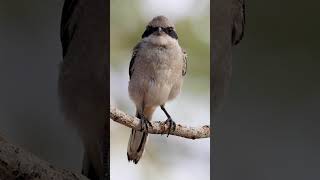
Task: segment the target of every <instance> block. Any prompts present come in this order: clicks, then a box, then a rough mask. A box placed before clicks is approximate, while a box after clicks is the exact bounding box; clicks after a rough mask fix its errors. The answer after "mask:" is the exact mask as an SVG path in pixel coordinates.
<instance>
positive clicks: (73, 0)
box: [60, 0, 79, 57]
mask: <svg viewBox="0 0 320 180" xmlns="http://www.w3.org/2000/svg"><path fill="white" fill-rule="evenodd" d="M78 3H79V0H66V1H65V2H64V5H63V9H62V16H61V25H60V39H61V43H62V53H63V57H64V56H65V55H66V53H67V51H68V47H69V45H70V42H71V40H72V37H73V34H74V32H75V30H76V28H77V23H78V21H77V20H78V19H79V17H77V16H74V15H73V14H74V12H75V11H76V8H79V7H78Z"/></svg>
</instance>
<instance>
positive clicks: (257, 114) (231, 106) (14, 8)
mask: <svg viewBox="0 0 320 180" xmlns="http://www.w3.org/2000/svg"><path fill="white" fill-rule="evenodd" d="M136 2H139V3H136ZM142 2H145V4H144V5H143V4H142ZM162 2H163V1H162ZM165 2H166V1H165ZM170 2H172V1H170ZM174 2H175V1H174ZM184 2H186V6H187V4H188V2H194V1H189V0H186V1H184ZM198 2H199V3H200V2H201V3H200V4H202V3H204V4H205V3H206V1H204V2H203V1H198ZM119 3H120V4H117V1H112V2H111V7H112V8H115V9H117V7H118V9H119V12H115V11H114V10H111V18H112V19H113V18H114V17H113V16H114V13H116V15H117V16H119V17H122V16H124V17H127V18H126V19H130V21H129V22H126V21H125V19H124V18H122V19H121V20H119V21H118V22H115V21H114V20H112V19H111V23H112V24H114V25H112V26H111V28H112V29H111V32H112V33H115V32H116V30H115V29H113V28H114V27H117V26H119V27H123V28H120V29H117V31H119V33H121V34H122V35H123V36H124V37H126V38H127V39H125V41H123V40H122V41H121V42H123V43H124V44H118V45H117V43H120V41H115V40H116V38H115V37H116V36H115V35H114V38H113V37H112V36H111V40H112V42H111V45H112V46H111V48H112V52H111V53H112V54H111V59H112V66H111V72H112V74H111V78H112V81H113V82H116V83H113V84H112V86H111V88H112V89H111V93H112V103H113V104H116V105H117V106H118V107H119V108H122V109H123V110H126V111H127V112H128V113H130V114H134V107H133V104H132V103H131V102H130V100H129V99H126V98H128V96H127V81H128V71H127V70H128V63H129V61H130V56H131V48H132V47H133V46H134V45H135V43H137V42H138V40H139V39H140V35H141V33H142V32H143V30H144V26H145V24H146V23H147V22H148V21H149V20H150V19H151V17H152V16H153V15H152V12H156V10H155V9H157V8H158V7H161V6H153V9H151V8H149V9H146V8H143V7H144V6H145V7H147V5H148V3H147V2H146V1H141V2H140V1H135V3H131V2H129V1H128V2H127V3H126V4H124V3H122V2H119ZM154 3H156V2H154ZM166 4H169V3H166ZM180 4H184V3H180ZM191 4H192V3H191ZM62 5H63V1H62V0H50V1H49V0H28V1H25V0H1V1H0V82H1V88H0V133H1V134H2V135H3V136H4V137H6V139H8V140H9V141H10V142H12V143H14V144H17V145H20V146H23V147H24V148H25V149H27V150H29V151H31V152H33V153H34V154H36V155H37V156H39V157H41V158H42V159H45V160H47V161H49V162H51V163H52V164H54V165H56V166H59V167H62V168H67V169H72V170H75V171H79V170H80V167H81V162H82V155H83V154H82V153H83V152H82V151H83V150H82V147H81V144H80V140H79V138H78V137H77V135H76V132H75V130H73V129H72V128H70V127H69V126H67V125H66V124H65V123H64V121H63V118H62V115H61V113H60V112H59V105H58V97H57V75H58V74H57V73H58V64H59V62H60V61H61V57H62V55H61V45H60V40H59V24H60V16H61V10H62ZM319 5H320V2H318V1H314V2H313V1H308V3H306V2H299V1H289V0H282V1H277V0H269V1H247V25H246V32H245V37H244V40H243V41H242V42H241V43H240V44H239V46H237V47H235V48H234V53H233V77H232V84H231V89H230V91H229V96H228V97H227V100H226V102H225V106H224V108H223V111H222V112H221V113H219V114H217V118H216V120H215V127H216V128H215V139H214V141H215V147H214V157H215V160H214V161H213V162H211V167H214V170H215V171H214V172H211V174H212V176H213V177H214V179H218V180H219V179H222V180H235V179H237V180H283V179H290V180H301V179H308V180H309V179H310V180H315V179H319V177H320V164H319V162H320V156H319V151H320V131H319V127H320V121H319V119H320V118H319V105H318V102H319V101H320V93H319V92H320V84H319V77H320V74H319V66H320V61H319V59H320V55H319V53H318V47H319V45H318V43H319V35H318V34H319V33H318V32H320V23H319V20H318V17H319V15H318V9H317V8H318V7H319ZM188 6H189V8H187V9H189V10H190V5H188ZM188 6H187V7H188ZM207 6H209V5H208V4H207ZM148 7H150V6H149V5H148ZM174 7H176V8H175V10H174V11H172V12H171V13H169V12H168V16H169V17H170V18H172V19H173V20H174V21H175V23H176V24H177V29H178V32H179V35H180V40H179V42H180V44H181V45H182V46H183V47H184V48H186V49H187V51H188V55H189V71H188V74H187V76H186V82H185V84H184V86H183V92H182V94H181V95H180V96H179V97H178V98H177V99H176V100H175V101H173V102H172V103H169V104H168V110H169V112H171V113H173V114H172V116H173V117H174V119H175V120H176V121H177V122H181V123H188V124H190V125H197V124H203V123H207V121H208V118H206V117H208V116H209V111H208V109H209V104H208V102H207V99H208V97H209V92H208V88H209V85H206V82H207V83H208V81H207V80H205V78H208V76H207V75H206V73H208V72H206V71H208V69H207V70H206V68H204V69H202V68H200V67H198V66H201V65H202V64H205V63H206V62H207V59H205V57H206V56H208V55H206V53H199V52H200V51H205V48H206V47H207V46H208V43H207V42H206V39H209V38H208V37H207V38H205V39H202V38H203V37H204V36H206V35H207V36H209V35H208V34H206V33H205V31H207V30H208V28H206V27H204V28H200V27H201V26H207V25H206V23H207V20H206V18H204V17H201V16H205V15H202V14H201V13H205V14H206V13H207V12H208V11H207V10H205V9H204V10H203V11H194V10H193V8H195V9H197V8H196V7H198V8H200V5H198V4H197V5H195V4H192V10H191V11H189V13H185V12H186V10H184V9H183V8H182V6H181V7H180V6H179V7H177V6H174ZM183 7H184V5H183ZM166 8H168V9H170V8H172V7H171V4H170V5H167V7H166ZM200 9H201V8H200ZM129 11H130V13H131V12H132V13H131V14H130V13H129ZM168 11H169V10H168ZM181 11H182V12H184V13H178V12H181ZM195 12H197V13H195ZM175 13H177V14H175ZM128 14H129V15H128ZM181 14H184V15H181ZM197 14H199V18H198V16H197ZM186 16H187V17H186ZM200 17H201V18H200ZM115 18H117V17H115ZM121 21H125V22H126V23H122V22H121ZM136 21H137V22H138V24H139V25H138V24H137V25H135V23H131V22H136ZM201 21H204V22H203V23H201ZM115 23H117V24H118V25H117V26H115ZM194 24H195V25H194ZM126 25H128V27H127V26H126ZM129 25H130V26H129ZM194 29H198V30H197V31H195V30H194ZM200 29H202V30H203V31H204V32H203V33H201V34H203V35H204V36H201V35H199V34H198V31H200ZM122 31H124V32H127V31H132V32H130V33H124V32H122ZM188 31H192V32H193V33H189V34H187V35H185V33H186V32H188ZM120 38H121V39H123V37H120ZM130 38H131V39H130ZM191 38H193V39H192V40H191ZM125 42H126V43H125ZM189 42H192V43H189ZM193 46H195V47H193ZM198 47H201V48H202V49H201V48H198ZM121 49H122V50H121ZM205 52H206V51H205ZM120 56H121V57H120ZM199 57H203V58H204V59H199ZM115 60H116V61H117V62H114V61H115ZM118 61H119V62H118ZM197 61H199V62H201V63H196V62H197ZM207 63H209V62H207ZM207 65H208V64H207ZM202 71H203V72H202ZM191 72H192V73H191ZM205 72H206V73H205ZM118 78H119V80H116V79H118ZM193 79H195V80H193ZM201 79H203V80H201ZM202 81H203V82H202ZM118 87H120V88H118ZM115 90H117V91H119V93H118V95H116V93H115ZM119 96H123V97H119ZM190 99H192V102H191V103H189V102H190ZM191 107H193V108H194V107H197V108H198V107H203V108H202V110H201V111H200V110H199V111H198V112H195V111H193V110H190V109H191ZM177 108H178V111H177V110H176V109H177ZM190 111H192V113H197V114H194V115H190V114H189V113H190ZM187 115H188V117H187ZM185 117H187V118H185ZM199 117H200V118H199ZM155 119H156V120H163V119H165V117H164V116H163V114H162V113H160V112H159V111H158V112H157V116H155ZM183 120H187V122H184V121H183ZM193 120H201V121H195V122H194V121H193ZM111 126H112V128H113V130H112V134H111V136H112V139H111V141H112V143H113V145H112V146H113V147H114V148H112V149H111V153H112V155H115V156H114V157H113V158H118V159H113V158H112V159H111V164H112V168H113V167H114V169H111V173H112V174H111V175H112V177H113V178H114V179H119V178H120V177H119V176H122V177H124V176H126V177H127V179H137V178H145V179H146V178H147V177H150V176H151V173H154V172H155V171H156V174H159V177H160V175H161V177H164V176H166V177H167V176H168V178H171V179H172V178H175V179H180V178H181V179H187V180H189V179H191V177H192V179H195V178H194V176H191V175H190V174H192V173H193V172H194V174H195V175H197V176H198V178H197V179H201V178H202V179H208V178H207V176H208V174H207V172H208V170H207V169H206V168H208V167H209V164H208V160H207V158H209V153H208V151H209V146H208V145H207V144H208V143H209V142H207V141H206V140H204V141H202V140H201V141H199V140H196V141H190V140H186V141H184V140H183V139H181V138H175V137H173V136H170V137H169V138H166V137H164V136H159V137H157V136H150V137H151V138H150V139H149V141H148V144H147V147H146V151H145V154H144V157H143V158H142V160H141V161H140V162H139V164H138V165H137V166H134V165H133V164H128V163H127V162H126V154H125V152H126V147H127V140H128V137H129V132H130V130H129V129H128V128H125V127H122V126H121V127H120V125H118V124H116V123H114V122H111ZM117 130H118V131H119V133H118V132H115V131H117ZM118 139H119V140H118ZM193 148H199V149H197V150H196V149H193ZM200 148H201V149H200ZM117 151H119V152H117ZM194 152H201V154H194ZM170 153H172V154H174V155H176V157H177V158H178V159H176V157H172V155H170ZM180 154H183V155H180ZM212 156H213V155H212ZM169 157H170V158H169ZM200 159H203V160H200ZM152 161H154V162H157V163H155V165H151V166H148V167H145V168H146V169H143V168H142V167H141V166H142V165H143V164H147V163H149V164H148V165H150V164H151V163H152ZM168 162H170V163H171V164H169V163H168ZM190 162H191V163H198V165H201V166H200V168H203V169H200V170H199V169H197V166H193V164H190ZM140 163H141V164H140ZM180 163H184V165H183V166H182V165H181V164H180ZM206 163H207V164H206ZM179 164H180V165H179ZM121 166H123V167H126V172H125V171H120V172H118V173H116V174H115V172H117V171H119V167H121ZM171 166H176V167H179V169H175V171H176V172H177V173H178V175H173V174H172V171H171V170H169V169H168V168H169V167H171ZM149 167H150V169H148V168H149ZM156 168H157V169H156ZM181 172H186V173H187V174H188V175H190V176H189V177H182V176H183V174H182V173H181ZM199 172H203V174H201V175H199V174H197V173H199ZM118 174H120V175H119V176H118ZM173 176H178V177H173ZM157 178H158V177H157Z"/></svg>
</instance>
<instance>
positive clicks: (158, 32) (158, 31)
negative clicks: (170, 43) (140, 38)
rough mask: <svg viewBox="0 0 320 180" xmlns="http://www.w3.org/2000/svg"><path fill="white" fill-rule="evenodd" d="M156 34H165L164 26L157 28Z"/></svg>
mask: <svg viewBox="0 0 320 180" xmlns="http://www.w3.org/2000/svg"><path fill="white" fill-rule="evenodd" d="M155 34H156V35H157V36H160V35H162V34H163V30H162V28H161V27H158V29H157V31H156V32H155Z"/></svg>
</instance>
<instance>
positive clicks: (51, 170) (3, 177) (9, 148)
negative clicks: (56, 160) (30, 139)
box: [0, 137, 88, 180]
mask: <svg viewBox="0 0 320 180" xmlns="http://www.w3.org/2000/svg"><path fill="white" fill-rule="evenodd" d="M14 179H32V180H33V179H35V180H37V179H38V180H40V179H41V180H42V179H43V180H46V179H54V180H55V179H56V180H58V179H59V180H60V179H63V180H88V179H87V178H86V177H84V176H82V175H80V174H76V173H74V172H71V171H69V170H65V169H60V168H56V167H54V166H52V165H50V164H49V163H48V162H46V161H44V160H41V159H40V158H38V157H36V156H35V155H33V154H31V153H30V152H27V151H26V150H24V149H22V148H20V147H18V146H16V145H13V144H10V143H9V142H6V141H5V140H4V139H3V138H1V137H0V180H14Z"/></svg>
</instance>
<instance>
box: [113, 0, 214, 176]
mask: <svg viewBox="0 0 320 180" xmlns="http://www.w3.org/2000/svg"><path fill="white" fill-rule="evenodd" d="M110 5H111V13H110V15H111V17H110V23H111V24H110V30H111V31H110V39H111V41H110V52H111V54H110V57H111V59H110V60H111V65H110V79H111V82H110V88H111V89H110V99H111V105H113V106H116V107H117V108H119V109H121V110H123V111H125V112H127V113H129V114H131V115H135V106H134V103H133V102H132V101H131V100H130V98H129V95H128V81H129V74H128V72H129V70H128V69H129V62H130V59H131V56H132V49H133V47H134V46H135V45H136V44H137V43H138V42H139V41H140V40H141V35H142V33H143V32H144V30H145V27H146V25H147V24H148V22H149V21H150V20H151V19H152V18H153V17H155V16H157V15H165V16H167V17H168V18H169V19H170V20H172V21H173V22H174V24H175V25H176V30H177V33H178V36H179V44H180V45H181V46H182V47H183V48H185V49H186V51H187V53H188V71H187V75H186V78H185V81H184V85H183V88H182V93H181V94H180V96H178V97H177V98H176V99H175V100H174V101H172V102H169V103H168V104H167V105H166V107H167V110H168V112H169V113H170V114H171V116H172V118H173V120H174V121H175V122H176V123H181V124H185V125H189V126H197V125H199V126H200V125H205V124H210V98H209V97H210V40H209V39H210V1H209V0H203V1H200V2H199V1H197V0H162V1H153V0H135V1H132V0H124V1H118V0H111V3H110ZM165 119H166V116H165V114H164V113H163V112H162V111H161V109H160V108H158V109H157V110H156V112H155V115H154V116H153V120H156V121H164V120H165ZM130 133H131V129H129V128H127V127H124V126H122V125H119V124H118V123H115V122H113V121H112V122H111V144H110V146H111V156H110V157H111V162H110V163H111V169H110V170H111V179H112V180H122V179H131V180H150V179H153V180H162V179H167V180H177V179H188V180H198V179H203V180H205V179H206V180H209V179H210V139H200V140H194V141H193V140H189V139H184V138H179V137H176V136H169V138H167V137H166V136H159V135H149V136H148V141H147V144H146V148H145V151H144V154H143V156H142V158H141V160H140V161H139V163H138V164H137V165H136V164H133V163H132V162H131V163H128V160H127V145H128V141H129V136H130Z"/></svg>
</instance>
